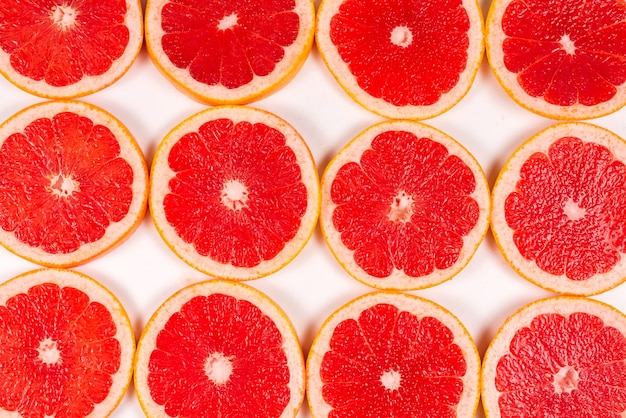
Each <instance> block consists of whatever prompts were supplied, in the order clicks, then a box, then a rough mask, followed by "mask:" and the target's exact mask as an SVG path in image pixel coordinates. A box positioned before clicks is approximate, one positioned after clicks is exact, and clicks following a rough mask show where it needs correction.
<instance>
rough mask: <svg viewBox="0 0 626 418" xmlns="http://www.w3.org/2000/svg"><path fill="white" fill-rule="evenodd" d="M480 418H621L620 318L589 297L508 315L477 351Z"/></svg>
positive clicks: (624, 335) (624, 410)
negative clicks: (484, 347) (488, 342)
mask: <svg viewBox="0 0 626 418" xmlns="http://www.w3.org/2000/svg"><path fill="white" fill-rule="evenodd" d="M481 378H482V385H481V386H482V401H483V406H484V409H485V413H486V415H487V417H488V418H513V417H529V416H532V417H562V418H565V417H581V416H585V417H598V418H600V417H603V418H604V417H623V416H625V415H626V395H625V394H626V316H624V314H623V313H621V312H619V311H618V310H617V309H615V308H613V307H611V306H609V305H607V304H605V303H602V302H598V301H596V300H593V299H587V298H581V297H571V296H560V297H556V298H548V299H542V300H539V301H536V302H533V303H530V304H529V305H527V306H525V307H523V308H522V309H520V310H518V311H517V312H515V313H514V314H513V315H511V316H510V317H509V318H508V319H507V320H506V322H505V323H504V325H503V326H502V327H501V328H500V330H499V331H498V333H497V334H496V336H495V337H494V339H493V341H492V342H491V345H490V346H489V348H488V349H487V352H486V353H485V357H484V362H483V369H482V376H481Z"/></svg>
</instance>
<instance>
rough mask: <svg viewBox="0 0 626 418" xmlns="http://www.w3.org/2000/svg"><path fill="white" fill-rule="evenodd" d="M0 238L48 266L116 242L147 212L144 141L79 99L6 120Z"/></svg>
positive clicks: (1, 136)
mask: <svg viewBox="0 0 626 418" xmlns="http://www.w3.org/2000/svg"><path fill="white" fill-rule="evenodd" d="M0 170H1V171H2V178H0V226H1V228H0V244H2V245H3V246H4V247H6V248H7V249H9V250H10V251H12V252H14V253H15V254H17V255H19V256H21V257H23V258H26V259H28V260H30V261H33V262H35V263H38V264H42V265H46V266H58V267H69V266H74V265H78V264H81V263H84V262H86V261H88V260H91V259H92V258H94V257H96V256H98V255H100V254H102V253H104V252H105V251H107V250H109V249H111V248H113V247H115V246H116V245H117V244H119V243H120V242H121V241H122V240H123V239H124V238H126V237H128V236H129V235H130V233H131V232H132V231H134V230H135V228H136V227H137V226H138V225H139V223H140V221H141V220H142V219H143V216H144V214H145V211H146V205H147V192H148V172H147V167H146V163H145V160H144V158H143V155H142V153H141V149H140V148H139V146H138V144H137V143H136V141H135V140H134V138H133V137H132V135H131V134H130V132H128V130H127V129H126V128H125V127H124V126H123V125H122V124H121V122H119V121H118V120H117V119H116V118H115V117H113V116H112V115H111V114H109V113H107V112H105V111H104V110H102V109H100V108H97V107H95V106H93V105H90V104H87V103H83V102H75V101H57V102H44V103H41V104H37V105H34V106H31V107H28V108H26V109H24V110H22V111H20V112H18V113H17V114H15V115H13V116H12V117H10V118H9V119H8V120H6V121H5V122H4V123H3V124H2V125H0Z"/></svg>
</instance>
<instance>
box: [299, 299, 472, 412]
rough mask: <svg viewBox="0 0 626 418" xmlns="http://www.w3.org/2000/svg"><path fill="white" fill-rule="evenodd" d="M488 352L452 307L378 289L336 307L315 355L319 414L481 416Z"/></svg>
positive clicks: (310, 392)
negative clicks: (481, 387)
mask: <svg viewBox="0 0 626 418" xmlns="http://www.w3.org/2000/svg"><path fill="white" fill-rule="evenodd" d="M479 371H480V358H479V356H478V351H477V350H476V346H475V345H474V341H473V340H472V337H471V336H470V335H469V333H468V332H467V330H466V329H465V327H464V326H463V325H462V324H461V322H459V320H458V319H457V318H456V317H455V316H453V315H452V314H451V313H450V312H448V311H447V310H445V309H444V308H442V307H441V306H439V305H437V304H435V303H433V302H431V301H428V300H425V299H422V298H418V297H416V296H412V295H408V294H402V293H392V292H378V293H371V294H368V295H365V296H361V297H359V298H357V299H355V300H353V301H351V302H349V303H347V304H346V305H344V306H343V307H341V308H340V309H338V310H337V311H336V312H334V313H333V314H332V315H331V316H330V317H329V318H328V319H327V320H326V322H325V323H324V324H323V325H322V327H321V329H320V330H319V332H318V333H317V336H316V337H315V340H314V341H313V345H312V346H311V351H310V353H309V356H308V359H307V382H306V384H307V397H308V400H309V406H310V408H311V412H312V414H313V416H314V417H315V418H326V417H334V418H342V417H408V416H416V414H417V415H419V416H423V417H459V418H461V417H466V418H470V417H473V416H474V414H475V412H476V408H477V406H478V396H479V391H478V380H479Z"/></svg>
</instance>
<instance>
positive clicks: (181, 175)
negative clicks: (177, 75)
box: [150, 106, 320, 280]
mask: <svg viewBox="0 0 626 418" xmlns="http://www.w3.org/2000/svg"><path fill="white" fill-rule="evenodd" d="M151 182H152V183H151V195H150V199H151V201H150V210H151V213H152V218H153V221H154V223H155V225H156V227H157V229H158V231H159V233H160V234H161V237H162V238H163V239H164V240H165V242H166V243H167V245H168V246H169V247H170V248H171V249H172V250H173V251H174V252H175V253H176V254H177V255H178V256H179V257H180V258H182V259H183V260H184V261H186V262H187V263H188V264H190V265H191V266H193V267H195V268H196V269H198V270H200V271H203V272H205V273H207V274H210V275H213V276H216V277H221V278H229V279H241V280H247V279H254V278H258V277H261V276H265V275H268V274H270V273H273V272H275V271H276V270H278V269H280V268H282V267H283V266H285V265H286V264H287V263H289V262H290V261H291V260H292V259H293V258H294V257H295V256H296V255H297V254H298V253H299V252H300V250H301V249H302V248H303V247H304V245H305V244H306V243H307V242H308V240H309V238H310V237H311V234H312V233H313V229H314V228H315V225H316V222H317V216H318V212H319V200H320V198H319V182H318V177H317V171H316V167H315V162H314V161H313V158H312V156H311V154H310V151H309V149H308V147H307V145H306V143H305V142H304V140H303V139H302V137H301V136H300V135H299V134H298V133H297V132H296V131H295V129H294V128H293V127H291V126H290V125H288V124H287V123H286V122H285V121H284V120H282V119H280V118H278V117H277V116H275V115H273V114H270V113H268V112H265V111H262V110H257V109H252V108H247V107H241V106H224V107H214V108H211V109H208V110H205V111H202V112H200V113H198V114H196V115H194V116H192V117H190V118H188V119H186V120H185V121H183V122H182V123H180V124H179V125H178V126H177V127H175V128H174V129H173V130H171V131H170V132H169V133H168V134H167V135H166V137H165V138H164V139H163V141H162V142H161V144H160V146H159V148H158V150H157V152H156V155H155V158H154V162H153V166H152V175H151Z"/></svg>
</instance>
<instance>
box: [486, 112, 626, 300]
mask: <svg viewBox="0 0 626 418" xmlns="http://www.w3.org/2000/svg"><path fill="white" fill-rule="evenodd" d="M625 164H626V142H624V140H623V139H621V138H620V137H618V136H617V135H615V134H614V133H612V132H610V131H608V130H606V129H604V128H600V127H598V126H595V125H591V124H587V123H582V122H570V123H559V124H555V125H552V126H551V127H549V128H547V129H545V130H543V131H541V132H539V133H537V134H536V135H534V136H532V137H531V138H530V139H529V140H527V141H526V142H525V143H524V144H522V145H521V146H520V147H519V148H518V149H517V150H516V151H515V153H514V154H513V155H512V156H511V158H510V159H509V161H508V162H507V163H506V164H505V166H504V167H503V168H502V170H501V172H500V175H499V176H498V179H497V180H496V183H495V185H494V188H493V216H492V230H493V233H494V236H495V238H496V241H497V243H498V247H499V248H500V250H501V251H502V254H503V255H504V257H505V258H506V260H507V261H508V262H509V264H510V265H511V266H512V267H513V268H514V269H515V270H516V271H517V272H518V273H520V274H521V275H522V276H524V277H525V278H527V279H528V280H530V281H531V282H533V283H535V284H537V285H539V286H541V287H544V288H546V289H549V290H552V291H555V292H559V293H566V294H578V295H591V294H596V293H600V292H603V291H606V290H608V289H611V288H613V287H615V286H617V285H618V284H620V283H622V282H623V281H624V280H626V255H625V253H626V230H625V229H624V223H625V222H626V165H625Z"/></svg>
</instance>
